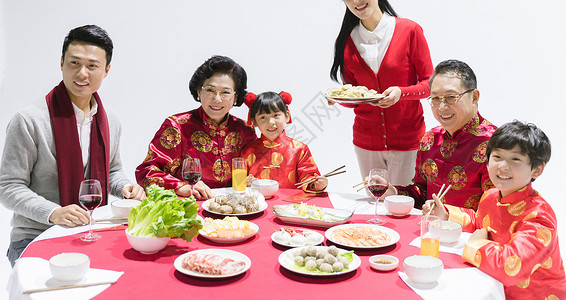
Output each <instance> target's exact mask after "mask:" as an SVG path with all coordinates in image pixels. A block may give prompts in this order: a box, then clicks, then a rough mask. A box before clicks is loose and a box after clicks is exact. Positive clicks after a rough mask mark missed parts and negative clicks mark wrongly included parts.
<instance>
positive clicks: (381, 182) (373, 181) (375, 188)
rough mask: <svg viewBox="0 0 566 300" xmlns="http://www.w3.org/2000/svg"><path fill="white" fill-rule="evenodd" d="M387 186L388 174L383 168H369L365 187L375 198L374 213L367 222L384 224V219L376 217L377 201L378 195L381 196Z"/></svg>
mask: <svg viewBox="0 0 566 300" xmlns="http://www.w3.org/2000/svg"><path fill="white" fill-rule="evenodd" d="M388 186H389V175H388V174H387V170H385V169H371V170H369V176H368V178H367V189H368V191H369V192H370V194H371V196H372V198H373V199H375V215H376V217H373V218H371V219H369V220H367V221H368V222H369V223H374V224H378V225H383V224H385V220H383V219H380V218H378V217H377V204H378V203H379V197H381V196H382V195H383V194H384V193H385V191H387V187H388Z"/></svg>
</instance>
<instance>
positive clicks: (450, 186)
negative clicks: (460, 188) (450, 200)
mask: <svg viewBox="0 0 566 300" xmlns="http://www.w3.org/2000/svg"><path fill="white" fill-rule="evenodd" d="M445 186H446V184H443V185H442V187H440V190H439V191H438V195H440V197H438V199H439V200H442V198H444V196H445V195H446V193H448V191H449V190H450V188H452V185H451V184H450V185H448V187H447V188H446V190H444V187H445ZM443 190H444V191H443ZM435 204H436V202H432V205H431V206H430V210H429V211H428V212H427V213H426V215H425V219H428V217H429V216H430V213H431V212H432V210H433V209H434V205H435ZM420 223H421V222H419V224H420Z"/></svg>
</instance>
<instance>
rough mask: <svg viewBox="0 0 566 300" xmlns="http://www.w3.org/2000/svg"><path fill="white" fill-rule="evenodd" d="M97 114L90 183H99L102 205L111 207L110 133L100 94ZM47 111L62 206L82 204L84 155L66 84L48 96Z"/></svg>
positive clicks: (91, 153) (96, 97)
mask: <svg viewBox="0 0 566 300" xmlns="http://www.w3.org/2000/svg"><path fill="white" fill-rule="evenodd" d="M93 96H94V99H95V100H96V103H97V104H98V111H97V112H96V114H95V115H94V118H93V120H92V127H91V129H90V173H89V178H90V179H98V180H99V181H100V185H101V186H102V203H101V205H105V204H106V203H108V176H109V175H108V174H109V162H110V160H109V156H110V151H109V147H110V132H109V127H108V118H107V117H106V111H105V110H104V107H103V106H102V102H101V101H100V97H99V96H98V93H96V92H95V93H94V94H93ZM45 100H46V101H47V107H48V109H49V116H50V118H51V125H52V126H53V136H54V138H55V150H56V153H57V176H58V179H59V205H61V206H67V205H69V204H79V187H80V184H81V181H83V180H84V179H85V178H84V168H83V158H82V151H81V147H80V144H79V134H78V132H77V119H76V117H75V111H74V109H73V105H72V102H71V99H70V98H69V94H68V92H67V89H66V88H65V84H64V83H63V81H61V83H59V85H58V86H56V87H55V88H53V89H52V90H51V92H49V94H47V96H45Z"/></svg>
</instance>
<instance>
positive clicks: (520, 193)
mask: <svg viewBox="0 0 566 300" xmlns="http://www.w3.org/2000/svg"><path fill="white" fill-rule="evenodd" d="M533 192H534V190H533V186H532V183H531V182H529V184H527V185H526V186H524V187H522V188H520V189H519V190H517V191H515V192H513V193H511V194H509V195H507V196H505V197H501V192H500V193H499V199H497V202H499V203H501V204H511V203H517V202H519V201H524V200H525V199H528V198H529V195H530V194H532V193H533Z"/></svg>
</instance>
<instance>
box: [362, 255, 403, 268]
mask: <svg viewBox="0 0 566 300" xmlns="http://www.w3.org/2000/svg"><path fill="white" fill-rule="evenodd" d="M369 265H370V266H371V267H372V268H374V269H376V270H378V271H391V270H394V269H396V268H397V266H398V265H399V259H398V258H397V257H395V256H392V255H384V254H383V255H381V254H380V255H374V256H372V257H370V258H369Z"/></svg>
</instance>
